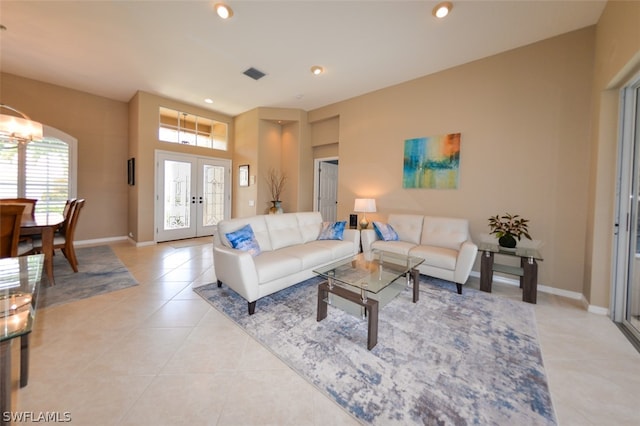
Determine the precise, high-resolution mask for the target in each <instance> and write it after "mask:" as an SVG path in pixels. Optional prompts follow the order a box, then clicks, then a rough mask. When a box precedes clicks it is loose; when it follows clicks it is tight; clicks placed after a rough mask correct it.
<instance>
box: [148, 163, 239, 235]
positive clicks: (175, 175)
mask: <svg viewBox="0 0 640 426" xmlns="http://www.w3.org/2000/svg"><path fill="white" fill-rule="evenodd" d="M155 212H156V241H158V242H160V241H169V240H179V239H183V238H194V237H202V236H207V235H213V234H214V232H215V231H216V227H217V224H218V222H219V221H221V220H222V219H228V218H229V217H230V216H231V161H230V160H223V159H216V158H211V157H199V156H192V155H187V154H177V153H173V152H167V151H156V206H155Z"/></svg>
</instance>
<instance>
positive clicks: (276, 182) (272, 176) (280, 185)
mask: <svg viewBox="0 0 640 426" xmlns="http://www.w3.org/2000/svg"><path fill="white" fill-rule="evenodd" d="M286 180H287V175H286V174H285V173H284V172H280V171H278V170H275V169H273V168H270V169H269V172H268V173H267V183H269V190H270V191H271V200H272V201H281V200H280V194H282V190H283V189H284V184H285V182H286Z"/></svg>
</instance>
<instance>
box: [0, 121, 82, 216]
mask: <svg viewBox="0 0 640 426" xmlns="http://www.w3.org/2000/svg"><path fill="white" fill-rule="evenodd" d="M76 145H77V140H76V139H75V138H73V137H71V136H69V135H67V134H65V133H63V132H60V131H58V130H56V129H53V128H51V127H48V126H44V139H43V140H42V141H32V142H28V143H24V142H17V141H15V140H10V139H4V138H0V198H17V197H20V198H35V199H37V200H38V202H37V203H36V213H46V212H56V213H62V211H63V210H64V206H65V203H66V202H67V200H68V199H69V198H73V197H75V193H76V191H75V188H76V185H75V176H76V172H75V158H76Z"/></svg>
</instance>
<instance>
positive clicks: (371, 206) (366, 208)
mask: <svg viewBox="0 0 640 426" xmlns="http://www.w3.org/2000/svg"><path fill="white" fill-rule="evenodd" d="M353 211H354V212H356V213H364V214H363V215H362V220H360V228H361V229H367V227H368V226H369V222H368V221H367V213H374V212H375V211H376V200H374V199H373V198H356V202H355V206H354V207H353Z"/></svg>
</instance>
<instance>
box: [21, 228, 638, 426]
mask: <svg viewBox="0 0 640 426" xmlns="http://www.w3.org/2000/svg"><path fill="white" fill-rule="evenodd" d="M210 241H211V239H210V238H206V239H197V240H187V241H182V242H174V243H162V244H158V245H156V246H149V247H141V248H135V247H133V246H131V245H129V244H128V243H118V244H114V245H112V247H113V249H114V250H115V252H116V253H117V255H118V256H119V257H120V259H121V260H122V261H123V263H125V265H126V266H127V267H128V268H129V270H130V271H131V273H132V274H133V275H134V276H135V277H136V279H137V280H138V281H139V282H140V285H139V286H136V287H133V288H130V289H126V290H121V291H118V292H114V293H110V294H107V295H104V296H98V297H94V298H91V299H88V300H84V301H79V302H74V303H70V304H66V305H62V306H58V307H53V308H48V309H44V310H41V311H39V312H38V316H37V319H36V325H35V331H34V332H33V334H32V341H31V345H32V351H31V363H30V365H31V375H30V381H29V385H28V386H27V387H26V388H23V389H19V390H18V389H17V379H18V371H17V369H15V368H14V372H13V373H14V374H13V376H14V377H13V379H14V387H15V388H16V389H14V392H13V394H12V396H13V400H14V407H16V411H18V412H33V413H36V414H38V413H40V412H59V413H65V412H68V413H69V415H70V416H71V419H72V424H78V425H110V424H113V425H177V424H188V425H296V426H297V425H318V426H319V425H322V426H325V425H353V424H358V422H357V421H356V420H354V419H353V418H352V417H351V416H349V415H348V414H346V413H345V412H344V411H343V410H342V409H341V408H340V407H339V406H338V405H337V404H335V403H334V402H333V401H332V400H330V399H328V398H327V397H325V396H324V395H323V394H321V393H320V392H319V391H318V390H316V389H315V388H314V387H313V386H312V385H310V384H308V383H307V382H306V381H305V380H303V379H302V378H300V377H299V376H298V375H297V374H296V373H294V372H293V371H292V370H290V369H289V368H288V367H287V366H286V365H285V364H283V363H282V362H281V361H280V360H279V359H277V358H276V357H275V356H273V355H272V354H271V353H270V352H269V351H268V350H266V349H264V348H263V347H262V346H261V345H260V344H258V343H256V342H255V341H254V340H253V339H252V338H251V337H249V336H248V335H247V334H245V333H244V331H242V329H240V328H239V327H237V326H236V325H235V324H234V323H232V322H231V321H230V320H228V319H227V318H226V317H224V316H223V315H222V314H220V313H219V312H217V311H216V310H215V309H213V308H211V307H210V306H209V304H207V303H206V302H204V301H203V300H201V299H200V298H199V297H198V296H197V295H196V294H195V293H194V292H193V291H192V288H193V287H197V286H199V285H202V284H206V283H210V282H213V281H214V280H215V273H214V270H213V261H212V247H211V244H210ZM468 286H470V287H475V288H477V287H478V280H477V279H475V278H471V279H470V282H469V283H468ZM494 294H495V295H496V297H509V298H513V299H516V300H519V299H520V297H521V293H520V290H519V289H518V288H517V287H514V286H510V285H507V284H500V283H494ZM535 309H536V318H537V326H538V331H539V336H540V345H541V347H542V352H543V358H544V363H545V368H546V371H547V375H548V380H549V385H550V389H551V395H552V398H553V402H554V406H555V409H556V412H557V416H558V419H559V423H560V424H561V425H581V426H582V425H638V424H640V411H639V409H638V405H639V404H638V403H639V402H640V354H638V352H637V351H636V350H635V349H634V348H633V347H632V345H631V344H630V343H629V342H628V341H627V340H626V339H625V337H624V336H623V335H622V334H621V332H620V331H619V330H618V329H617V327H616V326H615V325H614V324H613V323H612V322H611V321H610V320H609V319H608V318H607V317H604V316H598V315H594V314H590V313H588V312H586V311H585V310H584V309H582V308H581V307H580V304H579V303H578V302H577V301H574V300H569V299H565V298H562V297H557V296H551V295H548V294H542V293H540V294H539V295H538V304H537V305H536V308H535ZM17 346H18V345H14V347H13V353H14V355H15V356H17V355H18V347H17Z"/></svg>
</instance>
